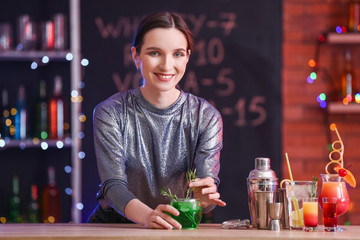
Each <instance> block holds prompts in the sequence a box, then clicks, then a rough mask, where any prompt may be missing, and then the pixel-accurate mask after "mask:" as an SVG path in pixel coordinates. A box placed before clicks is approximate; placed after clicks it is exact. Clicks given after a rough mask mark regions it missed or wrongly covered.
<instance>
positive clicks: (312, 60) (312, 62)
mask: <svg viewBox="0 0 360 240" xmlns="http://www.w3.org/2000/svg"><path fill="white" fill-rule="evenodd" d="M309 66H310V67H312V68H314V67H316V61H315V60H314V59H310V60H309Z"/></svg>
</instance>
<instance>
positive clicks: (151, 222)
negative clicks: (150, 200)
mask: <svg viewBox="0 0 360 240" xmlns="http://www.w3.org/2000/svg"><path fill="white" fill-rule="evenodd" d="M165 212H168V213H171V214H173V215H175V216H178V215H179V214H180V213H179V211H178V210H176V209H175V208H174V207H173V206H171V205H168V204H159V205H158V206H157V207H156V208H155V209H154V210H153V211H151V213H150V216H149V218H148V225H147V226H146V227H149V228H165V229H173V228H177V229H181V227H182V226H181V224H180V223H179V222H177V221H176V220H175V219H173V218H172V217H171V216H169V215H168V214H166V213H165Z"/></svg>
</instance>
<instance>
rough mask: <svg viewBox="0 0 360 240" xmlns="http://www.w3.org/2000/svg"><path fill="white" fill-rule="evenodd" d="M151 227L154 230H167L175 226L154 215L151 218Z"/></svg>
mask: <svg viewBox="0 0 360 240" xmlns="http://www.w3.org/2000/svg"><path fill="white" fill-rule="evenodd" d="M150 223H151V224H150V226H151V227H152V228H165V229H172V228H173V226H172V225H171V224H170V223H168V222H167V221H165V220H164V219H163V218H162V217H160V216H159V215H153V216H151V217H150Z"/></svg>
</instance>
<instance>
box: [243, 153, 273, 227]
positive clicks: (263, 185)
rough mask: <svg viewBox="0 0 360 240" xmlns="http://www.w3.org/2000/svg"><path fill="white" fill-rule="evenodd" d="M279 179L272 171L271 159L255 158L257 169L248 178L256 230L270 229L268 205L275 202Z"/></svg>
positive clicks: (250, 206) (250, 208)
mask: <svg viewBox="0 0 360 240" xmlns="http://www.w3.org/2000/svg"><path fill="white" fill-rule="evenodd" d="M277 185H278V178H277V177H276V174H275V172H274V171H273V170H271V169H270V158H264V157H258V158H255V169H253V170H251V171H250V173H249V177H248V178H247V187H248V204H249V211H250V218H251V224H252V226H253V227H255V228H260V229H269V213H268V210H267V209H268V208H267V204H268V203H269V202H274V198H275V196H276V191H277Z"/></svg>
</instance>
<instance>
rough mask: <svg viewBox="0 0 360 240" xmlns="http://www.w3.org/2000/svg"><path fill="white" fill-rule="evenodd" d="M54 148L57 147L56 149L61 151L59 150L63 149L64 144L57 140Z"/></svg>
mask: <svg viewBox="0 0 360 240" xmlns="http://www.w3.org/2000/svg"><path fill="white" fill-rule="evenodd" d="M56 146H57V148H58V149H61V148H63V147H64V143H63V142H62V141H60V140H59V141H57V142H56Z"/></svg>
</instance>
